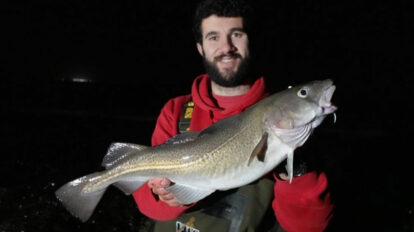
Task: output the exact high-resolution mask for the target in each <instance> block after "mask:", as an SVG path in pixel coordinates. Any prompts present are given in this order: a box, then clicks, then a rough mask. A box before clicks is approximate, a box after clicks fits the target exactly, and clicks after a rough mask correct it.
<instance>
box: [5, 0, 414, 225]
mask: <svg viewBox="0 0 414 232" xmlns="http://www.w3.org/2000/svg"><path fill="white" fill-rule="evenodd" d="M254 2H255V6H256V8H257V11H258V12H259V15H260V17H258V20H259V23H258V26H257V38H258V42H259V43H258V44H257V48H256V49H257V50H256V54H257V55H258V57H257V58H258V67H259V68H260V70H261V72H262V74H263V75H264V76H265V77H266V78H267V81H268V84H269V86H270V87H271V88H272V89H273V90H280V89H283V88H285V87H286V86H288V85H291V84H295V83H300V82H304V81H308V80H313V79H324V78H331V79H333V80H334V82H335V84H336V85H337V91H336V93H335V95H334V97H333V102H334V103H335V104H336V105H338V107H339V110H338V113H337V116H338V122H337V123H336V124H332V123H331V122H329V123H326V124H329V125H326V126H325V125H324V126H325V127H323V128H321V129H320V132H319V133H320V137H321V138H326V140H327V141H329V143H330V145H327V149H329V151H326V152H332V153H335V152H339V153H340V154H338V156H339V158H337V159H336V160H335V158H334V160H333V161H332V162H331V165H333V166H334V168H333V169H335V168H337V169H339V171H337V170H336V171H334V172H333V173H334V174H333V176H335V175H336V177H338V176H339V180H338V181H337V185H341V186H342V187H337V188H338V189H339V190H337V191H342V194H338V199H339V204H338V205H339V206H338V215H339V216H342V219H338V221H339V222H338V225H341V223H346V222H347V220H348V218H346V217H345V215H350V214H352V213H356V215H353V216H351V217H350V219H349V220H351V221H353V222H355V223H365V222H366V223H367V225H368V224H370V223H371V224H372V223H375V222H377V220H388V221H389V222H390V226H389V227H387V226H385V227H383V228H402V227H403V226H401V222H400V221H398V220H400V219H401V218H402V219H401V220H402V223H406V222H410V223H411V224H410V225H411V227H410V228H412V226H413V224H414V219H413V214H412V211H413V209H414V208H413V207H414V203H413V200H412V198H410V200H409V197H407V198H404V196H412V194H411V193H412V191H411V190H410V191H411V192H410V191H409V190H408V187H407V186H409V185H412V179H411V177H413V175H412V172H411V171H410V170H411V169H412V168H411V165H410V162H408V161H409V157H408V156H409V155H410V154H409V153H407V152H403V149H404V148H405V147H408V145H410V141H409V136H410V132H411V131H412V126H411V123H410V122H409V121H410V120H409V119H411V117H410V115H411V113H408V112H409V110H410V109H411V108H412V103H411V101H412V99H413V90H412V86H413V84H414V83H413V80H412V77H413V74H414V69H413V62H414V57H413V56H414V55H413V54H414V53H413V52H412V50H411V49H410V48H411V47H412V43H413V41H414V30H413V28H414V27H413V25H414V17H413V15H412V12H413V7H412V6H413V2H412V1H409V0H406V1H387V3H385V2H383V1H378V2H372V1H304V0H298V1H269V0H258V1H254ZM391 2H392V3H391ZM195 3H196V1H184V0H174V1H160V0H153V1H149V2H142V1H122V2H119V1H117V2H115V1H97V0H90V1H51V0H45V1H36V2H27V3H14V4H5V3H3V4H2V6H1V7H0V12H1V13H0V17H1V22H2V23H1V25H2V26H1V31H2V38H1V40H2V43H1V45H0V46H1V47H0V48H1V56H0V57H2V60H1V61H2V65H1V66H0V75H1V76H2V77H1V78H2V83H1V85H0V91H1V99H0V104H1V106H2V109H1V113H2V115H5V116H6V118H7V119H6V120H5V121H2V124H1V128H2V129H1V130H2V133H3V135H2V137H3V138H6V139H5V140H3V151H5V152H4V154H10V153H12V154H13V155H12V156H9V155H7V157H6V158H5V159H6V161H7V162H6V161H5V162H4V163H3V164H0V168H1V169H0V170H1V172H2V173H0V174H2V176H5V175H7V174H5V173H7V170H8V169H7V167H9V166H7V165H8V164H7V163H16V162H17V164H15V165H14V166H13V165H12V166H11V167H13V168H22V167H24V168H26V169H27V170H29V171H30V170H32V171H37V172H39V173H42V171H39V170H38V169H36V168H33V166H36V165H37V166H39V167H44V166H45V164H44V160H48V161H46V162H49V165H50V166H58V168H60V169H61V173H60V174H57V175H58V176H59V175H60V177H59V178H56V179H52V180H51V179H50V178H49V177H47V178H46V177H45V178H43V179H42V180H41V181H49V182H50V181H54V182H56V183H59V184H60V183H63V182H64V181H67V180H69V179H70V178H73V177H76V176H78V175H83V174H84V173H85V172H89V171H90V170H91V169H92V168H96V167H97V165H98V164H99V162H100V161H99V160H100V157H101V156H102V154H103V153H104V152H105V150H106V148H107V146H108V145H109V143H110V142H112V141H125V142H135V143H144V144H145V143H148V142H149V137H150V135H151V131H152V128H153V126H154V123H155V117H156V115H157V114H158V112H159V110H160V108H161V107H162V105H163V104H164V103H165V101H166V100H167V99H169V98H171V97H174V96H176V95H179V94H185V93H188V92H189V90H190V86H191V83H192V80H193V78H194V77H195V76H196V75H199V74H201V73H202V72H203V67H202V64H201V59H200V58H199V55H198V53H197V51H196V47H195V42H194V39H193V37H192V32H191V20H192V14H193V10H194V6H195ZM75 77H85V78H87V79H89V80H91V82H88V83H72V82H71V79H72V78H75ZM315 133H316V134H317V133H318V130H317V131H316V132H315ZM319 139H320V138H319ZM317 141H325V140H318V139H317ZM322 143H324V142H322ZM321 146H322V145H321ZM83 149H86V150H87V151H83ZM59 153H61V154H62V155H61V156H60V158H56V154H59ZM87 153H88V154H89V155H86V154H87ZM90 153H93V155H91V154H90ZM77 155H78V156H79V157H80V156H82V158H81V161H85V163H89V166H88V165H87V164H83V163H82V162H80V163H82V164H79V166H80V167H79V170H77V171H74V172H70V170H67V169H68V168H66V169H65V167H66V165H67V164H68V163H70V162H73V161H74V160H75V161H77V158H79V157H78V156H77ZM75 156H76V157H75ZM51 157H52V158H51ZM61 157H72V158H66V159H65V158H61ZM73 157H74V158H73ZM85 157H89V158H85ZM91 157H92V158H91ZM90 163H94V164H96V165H95V166H94V165H92V164H90ZM6 164H7V165H6ZM32 164H35V165H32ZM91 165H92V166H91ZM335 165H337V166H335ZM48 167H49V166H48ZM29 171H28V172H29ZM52 172H53V173H55V174H56V173H57V171H52ZM62 173H63V174H62ZM39 175H41V174H39ZM45 175H47V174H45ZM30 176H31V173H24V172H23V173H20V176H18V175H17V176H16V177H15V178H14V179H13V178H9V179H7V180H4V181H3V180H2V181H0V183H6V184H4V186H5V187H11V188H15V189H19V188H20V187H19V186H20V185H19V184H16V182H15V181H14V180H16V179H19V180H21V179H25V180H27V181H26V182H30V181H32V182H39V180H35V179H32V178H30ZM333 179H334V178H333ZM26 182H24V181H23V182H22V183H26ZM332 183H334V185H335V181H333V182H332ZM35 186H36V185H35ZM39 186H42V185H41V184H40V185H39ZM0 187H2V186H0ZM39 188H40V187H39ZM0 190H1V188H0ZM362 191H365V192H366V193H364V194H361V192H362ZM413 194H414V193H413ZM0 196H1V192H0ZM400 196H402V197H401V198H400ZM401 199H407V200H405V201H404V200H401ZM353 200H355V201H353ZM0 203H1V199H0ZM341 210H342V211H341ZM381 210H384V211H385V210H387V211H389V212H393V215H395V216H394V217H392V218H390V217H388V216H387V215H388V214H387V213H385V212H384V213H382V211H381ZM410 210H411V211H410ZM10 211H11V212H13V210H10ZM407 212H411V213H407ZM367 214H370V215H371V216H367ZM12 215H13V214H12ZM372 215H373V216H372ZM344 218H345V219H344ZM365 220H366V221H365ZM1 225H2V224H1V220H0V228H1ZM393 226H394V227H393ZM19 228H20V227H19ZM362 228H369V227H368V226H367V227H362ZM407 228H408V227H407ZM20 229H25V228H24V227H23V228H20ZM378 231H379V230H378ZM396 231H409V230H396Z"/></svg>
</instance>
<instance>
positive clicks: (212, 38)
mask: <svg viewBox="0 0 414 232" xmlns="http://www.w3.org/2000/svg"><path fill="white" fill-rule="evenodd" d="M208 40H217V36H211V37H209V38H208Z"/></svg>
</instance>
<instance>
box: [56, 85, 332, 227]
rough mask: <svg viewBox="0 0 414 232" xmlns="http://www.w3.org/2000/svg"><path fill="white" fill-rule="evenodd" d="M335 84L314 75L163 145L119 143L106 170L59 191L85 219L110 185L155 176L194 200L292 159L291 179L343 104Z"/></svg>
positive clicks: (136, 183) (129, 187)
mask: <svg viewBox="0 0 414 232" xmlns="http://www.w3.org/2000/svg"><path fill="white" fill-rule="evenodd" d="M334 91H335V86H334V85H333V83H332V81H331V80H323V81H313V82H309V83H307V84H304V85H300V86H296V87H292V88H289V89H286V90H284V91H281V92H279V93H276V94H273V95H271V96H269V97H267V98H265V99H263V100H261V101H260V102H258V103H256V104H255V105H253V106H251V107H250V108H248V109H247V110H245V111H244V112H243V113H240V114H237V115H234V116H232V117H228V118H226V119H223V120H221V121H219V122H217V123H215V124H213V125H211V126H210V127H208V128H206V129H205V130H203V131H201V132H188V133H185V134H182V135H178V136H176V137H173V138H172V139H170V140H168V141H167V142H166V143H165V144H162V145H160V146H156V147H147V146H141V145H135V144H127V143H114V144H112V145H111V146H110V147H109V150H108V153H107V155H106V156H105V157H104V159H103V163H102V165H103V166H104V167H105V168H106V170H104V171H101V172H95V173H93V174H90V175H86V176H83V177H81V178H79V179H76V180H73V181H71V182H69V183H67V184H65V185H63V186H62V187H60V188H59V189H58V190H57V191H56V196H57V198H58V199H59V200H60V201H61V202H62V203H63V205H64V206H65V207H66V208H67V209H68V210H69V211H70V212H71V213H72V214H73V215H74V216H76V217H78V218H79V219H80V220H82V221H86V220H88V218H89V217H90V216H91V214H92V213H93V211H94V209H95V207H96V205H97V204H98V202H99V200H100V199H101V197H102V195H103V194H104V192H105V190H106V189H107V188H108V187H109V186H110V185H111V184H113V185H115V186H116V187H118V188H119V189H121V190H122V191H124V192H125V194H131V193H132V192H134V191H135V190H136V189H138V188H139V187H140V186H141V185H143V184H144V183H146V182H147V181H148V180H149V179H151V178H154V177H167V178H169V179H170V180H171V181H173V182H174V183H175V184H174V185H172V186H170V187H169V188H168V190H169V191H171V192H172V193H173V194H174V195H175V196H176V198H177V199H178V200H179V201H181V202H182V203H184V204H189V203H192V202H196V201H199V200H201V199H203V198H205V197H206V196H208V195H210V194H211V193H213V192H214V191H216V190H228V189H232V188H237V187H240V186H243V185H246V184H249V183H251V182H253V181H255V180H257V179H259V178H260V177H262V176H263V175H265V174H267V173H268V172H270V171H271V170H273V169H274V168H275V167H276V166H277V165H278V164H279V163H281V162H282V161H283V160H284V159H286V158H287V161H288V162H287V165H286V168H287V172H288V176H289V178H290V181H291V180H292V173H293V152H294V150H295V149H296V148H297V147H299V146H301V145H303V144H304V143H305V142H306V140H307V139H308V137H309V135H310V134H311V133H312V131H313V129H314V128H315V127H317V126H318V125H319V124H320V123H321V122H322V121H323V119H324V118H325V117H326V116H327V115H328V114H331V113H333V112H334V111H335V110H336V109H337V108H336V107H335V106H334V105H332V104H331V98H332V95H333V93H334Z"/></svg>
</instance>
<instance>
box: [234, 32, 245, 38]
mask: <svg viewBox="0 0 414 232" xmlns="http://www.w3.org/2000/svg"><path fill="white" fill-rule="evenodd" d="M242 36H243V34H242V33H240V32H234V33H233V37H236V38H240V37H242Z"/></svg>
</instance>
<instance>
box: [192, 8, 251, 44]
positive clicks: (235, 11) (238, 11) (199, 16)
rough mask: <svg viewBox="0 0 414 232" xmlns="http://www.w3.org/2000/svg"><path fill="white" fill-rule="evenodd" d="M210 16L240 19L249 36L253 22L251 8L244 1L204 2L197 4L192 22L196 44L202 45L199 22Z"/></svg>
mask: <svg viewBox="0 0 414 232" xmlns="http://www.w3.org/2000/svg"><path fill="white" fill-rule="evenodd" d="M211 15H217V16H219V17H242V18H243V27H244V30H245V31H246V33H247V34H250V31H251V28H252V26H251V25H252V24H253V23H252V21H253V8H252V7H251V6H250V5H249V3H248V2H247V1H245V0H204V1H202V2H201V3H199V4H198V6H197V8H196V11H195V15H194V22H193V33H194V37H195V40H196V42H199V43H202V34H201V22H202V21H203V19H205V18H208V17H209V16H211Z"/></svg>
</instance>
